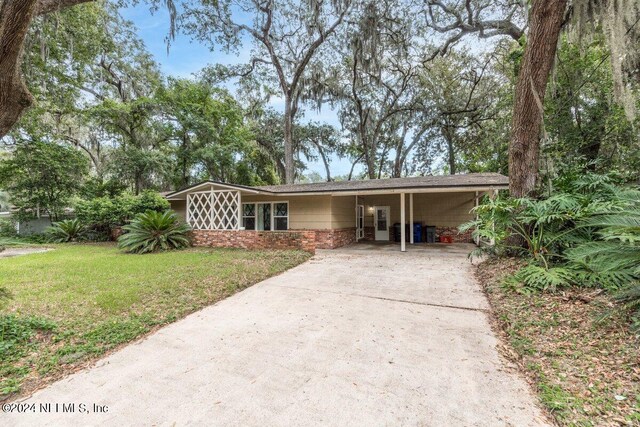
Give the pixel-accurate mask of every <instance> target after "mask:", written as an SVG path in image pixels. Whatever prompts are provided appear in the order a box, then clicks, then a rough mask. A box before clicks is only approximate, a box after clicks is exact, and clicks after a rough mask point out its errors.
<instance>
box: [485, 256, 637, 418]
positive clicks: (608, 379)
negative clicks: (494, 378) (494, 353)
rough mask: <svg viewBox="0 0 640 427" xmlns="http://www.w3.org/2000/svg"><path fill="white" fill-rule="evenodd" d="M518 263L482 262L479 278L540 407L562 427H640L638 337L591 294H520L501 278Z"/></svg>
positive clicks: (570, 291) (602, 298) (606, 303)
mask: <svg viewBox="0 0 640 427" xmlns="http://www.w3.org/2000/svg"><path fill="white" fill-rule="evenodd" d="M517 265H518V262H517V261H515V260H509V259H502V260H489V261H486V262H484V263H482V264H481V265H480V266H479V268H478V271H477V277H478V279H479V281H480V283H481V284H482V285H483V287H484V289H485V291H486V293H487V296H488V298H489V301H490V303H491V306H492V308H493V312H494V327H495V328H496V329H497V331H498V332H499V333H500V335H501V336H502V337H503V339H504V341H506V343H507V344H508V347H507V349H506V351H505V356H506V357H509V358H511V359H512V360H514V361H515V362H516V363H518V365H520V367H521V368H522V369H523V371H524V373H525V374H526V376H527V378H528V379H529V381H530V383H531V384H532V386H533V388H534V389H535V390H536V391H537V392H538V396H539V399H540V402H541V404H542V405H543V407H544V408H545V409H546V410H547V412H548V413H549V414H550V415H551V416H552V417H553V418H554V419H555V421H556V422H557V423H558V424H559V425H561V426H614V425H615V426H617V425H640V416H639V415H638V414H640V349H639V348H640V346H639V344H640V337H638V336H635V335H634V334H633V333H632V332H631V331H630V328H629V326H630V321H629V319H628V318H625V317H624V316H622V315H620V314H619V313H618V314H617V315H611V316H609V317H607V318H606V319H605V320H602V317H603V316H602V314H603V313H605V312H606V311H607V310H610V308H611V307H612V304H611V301H610V299H609V297H608V296H607V295H605V294H603V293H600V292H599V291H598V290H594V289H593V288H588V289H584V288H574V289H568V290H565V291H563V292H556V293H550V292H544V293H532V294H523V293H520V292H518V289H517V288H514V287H512V286H505V285H504V281H503V280H502V279H503V278H504V277H506V276H507V275H508V274H509V273H510V272H513V271H514V270H515V269H516V268H517Z"/></svg>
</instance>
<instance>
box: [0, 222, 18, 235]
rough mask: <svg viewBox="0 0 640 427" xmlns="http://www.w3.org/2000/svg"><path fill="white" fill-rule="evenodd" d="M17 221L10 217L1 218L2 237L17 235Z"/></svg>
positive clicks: (0, 231)
mask: <svg viewBox="0 0 640 427" xmlns="http://www.w3.org/2000/svg"><path fill="white" fill-rule="evenodd" d="M17 235H18V232H17V230H16V223H15V221H13V220H12V219H9V218H0V237H16V236H17Z"/></svg>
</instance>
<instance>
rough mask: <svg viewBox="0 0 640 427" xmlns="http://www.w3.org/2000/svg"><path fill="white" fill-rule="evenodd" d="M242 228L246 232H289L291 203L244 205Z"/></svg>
mask: <svg viewBox="0 0 640 427" xmlns="http://www.w3.org/2000/svg"><path fill="white" fill-rule="evenodd" d="M242 226H243V227H244V229H245V230H260V231H270V230H288V229H289V203H288V202H264V203H243V204H242Z"/></svg>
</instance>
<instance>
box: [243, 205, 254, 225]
mask: <svg viewBox="0 0 640 427" xmlns="http://www.w3.org/2000/svg"><path fill="white" fill-rule="evenodd" d="M242 226H243V227H244V229H245V230H255V229H256V205H255V204H253V203H244V204H243V205H242Z"/></svg>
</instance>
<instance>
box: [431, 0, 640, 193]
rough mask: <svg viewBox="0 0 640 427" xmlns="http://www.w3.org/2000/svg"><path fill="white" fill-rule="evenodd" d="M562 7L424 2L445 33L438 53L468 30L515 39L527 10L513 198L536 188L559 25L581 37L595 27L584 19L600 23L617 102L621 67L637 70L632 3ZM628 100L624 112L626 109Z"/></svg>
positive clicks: (617, 0)
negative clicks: (545, 103)
mask: <svg viewBox="0 0 640 427" xmlns="http://www.w3.org/2000/svg"><path fill="white" fill-rule="evenodd" d="M568 5H569V2H568V1H567V0H557V1H544V0H534V1H532V2H531V6H530V7H529V10H528V12H527V11H526V10H525V9H524V6H525V5H524V4H522V3H520V2H508V1H500V2H492V1H488V0H466V1H465V2H457V1H442V0H429V2H428V4H427V8H428V15H429V25H430V27H431V28H433V29H434V30H435V31H437V32H440V33H445V34H450V36H449V38H448V39H447V40H446V41H445V42H444V44H443V47H442V49H441V50H440V53H442V52H446V51H447V50H448V49H449V47H450V46H452V45H454V44H455V43H457V42H458V41H459V40H460V39H461V38H462V37H463V36H465V35H466V34H471V33H476V34H478V35H479V36H480V37H490V36H495V35H502V36H509V37H511V38H512V39H514V40H517V39H519V38H520V36H519V34H518V31H513V30H514V29H518V28H521V26H519V25H518V22H519V20H521V17H522V16H523V15H524V14H525V12H527V13H526V14H527V15H528V18H529V19H528V31H527V38H526V45H525V48H524V54H523V58H522V62H521V64H520V71H519V75H518V79H517V82H516V91H515V97H514V106H513V121H512V136H511V142H510V144H509V176H510V192H511V194H512V195H513V196H515V197H522V196H527V195H530V194H532V193H534V192H535V189H536V184H537V181H538V176H539V158H540V138H541V125H542V118H543V105H544V97H545V93H546V89H547V83H548V81H549V75H550V72H551V70H552V67H553V65H554V59H555V55H556V51H557V46H558V40H559V37H560V33H561V31H562V30H563V28H566V27H568V26H569V24H570V23H573V26H574V27H577V29H578V33H580V34H581V35H583V34H582V33H585V32H586V31H585V29H587V28H590V29H591V30H594V29H596V28H597V25H591V24H589V22H595V23H596V24H600V25H601V26H602V27H603V28H604V30H605V31H604V34H605V40H606V41H607V44H608V47H609V49H610V52H611V55H609V56H610V59H611V67H612V73H613V80H614V88H615V90H614V92H615V93H616V94H617V98H618V100H623V98H624V97H625V94H626V95H627V96H629V93H630V92H631V91H630V90H629V85H628V84H626V83H628V81H629V80H628V79H625V73H624V69H625V68H626V69H627V70H630V71H629V72H628V73H629V74H631V75H634V71H633V70H634V69H637V67H635V66H636V65H637V63H638V60H639V59H640V51H639V50H638V49H634V48H633V47H634V45H633V42H634V41H637V40H638V37H639V31H638V29H637V24H638V22H640V5H639V4H638V2H637V1H636V0H606V1H595V0H578V1H575V2H572V3H571V8H570V9H569V8H568ZM483 14H484V18H483V17H482V16H483ZM497 17H499V18H497ZM571 18H573V20H572V19H571ZM488 24H491V25H488ZM451 34H453V35H451ZM520 34H523V33H522V32H520ZM623 52H625V53H628V54H626V55H625V54H623ZM628 104H630V103H626V105H627V111H629V110H632V108H631V107H630V105H628Z"/></svg>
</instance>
